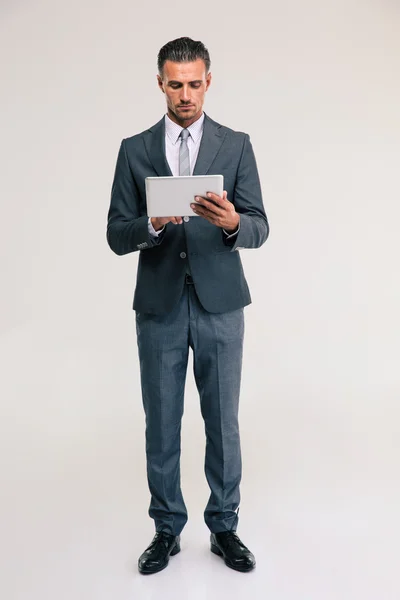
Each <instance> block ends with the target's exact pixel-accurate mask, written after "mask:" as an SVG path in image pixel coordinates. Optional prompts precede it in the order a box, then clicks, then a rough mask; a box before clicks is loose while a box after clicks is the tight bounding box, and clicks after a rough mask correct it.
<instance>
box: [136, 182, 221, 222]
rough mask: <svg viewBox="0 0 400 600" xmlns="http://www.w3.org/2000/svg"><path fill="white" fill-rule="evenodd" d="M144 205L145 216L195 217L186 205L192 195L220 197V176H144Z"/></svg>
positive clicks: (188, 203) (190, 200)
mask: <svg viewBox="0 0 400 600" xmlns="http://www.w3.org/2000/svg"><path fill="white" fill-rule="evenodd" d="M145 185H146V202H147V216H148V217H186V216H192V217H198V216H199V215H196V213H195V212H194V211H193V210H192V208H191V206H190V204H191V203H192V202H195V199H194V197H195V196H205V197H206V195H207V192H214V194H218V196H222V194H223V192H224V176H223V175H178V176H173V175H169V176H166V177H146V178H145Z"/></svg>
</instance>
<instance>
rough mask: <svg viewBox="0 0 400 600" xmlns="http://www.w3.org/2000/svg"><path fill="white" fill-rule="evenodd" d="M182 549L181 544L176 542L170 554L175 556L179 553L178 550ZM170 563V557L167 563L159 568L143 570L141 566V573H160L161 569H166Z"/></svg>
mask: <svg viewBox="0 0 400 600" xmlns="http://www.w3.org/2000/svg"><path fill="white" fill-rule="evenodd" d="M180 551H181V547H180V545H179V544H175V546H174V548H173V550H171V552H170V553H169V556H175V554H178V552H180ZM168 564H169V558H168V560H167V562H166V563H165V565H163V566H162V567H160V568H159V569H152V570H148V569H146V570H142V569H140V567H139V573H141V574H142V575H153V573H158V572H159V571H162V570H163V569H165V568H166V567H168Z"/></svg>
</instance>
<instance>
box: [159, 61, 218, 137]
mask: <svg viewBox="0 0 400 600" xmlns="http://www.w3.org/2000/svg"><path fill="white" fill-rule="evenodd" d="M157 80H158V85H159V87H160V89H161V91H162V92H163V93H164V94H165V98H166V100H167V109H168V116H169V117H170V119H171V120H172V121H174V122H175V123H178V125H181V126H182V127H189V125H191V124H192V123H194V122H195V121H197V119H198V118H199V117H201V115H202V112H203V103H204V97H205V93H206V91H207V90H208V88H209V87H210V83H211V73H208V75H207V76H206V67H205V64H204V60H202V59H200V58H199V59H198V60H196V61H193V62H180V63H177V62H172V61H170V60H167V61H165V63H164V69H163V78H162V79H161V77H160V76H159V75H157Z"/></svg>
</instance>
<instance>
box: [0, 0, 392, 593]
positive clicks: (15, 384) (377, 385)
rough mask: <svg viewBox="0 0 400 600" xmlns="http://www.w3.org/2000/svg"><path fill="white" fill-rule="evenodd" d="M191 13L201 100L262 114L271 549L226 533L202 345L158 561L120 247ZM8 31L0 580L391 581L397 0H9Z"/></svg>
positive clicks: (265, 533)
mask: <svg viewBox="0 0 400 600" xmlns="http://www.w3.org/2000/svg"><path fill="white" fill-rule="evenodd" d="M182 35H188V36H190V37H192V38H194V39H200V40H202V41H203V42H204V43H205V44H206V46H207V47H208V49H209V51H210V54H211V61H212V64H211V72H212V75H213V81H212V84H211V87H210V89H209V91H208V92H207V94H206V102H205V105H204V110H205V111H206V112H207V113H208V114H209V115H210V116H211V118H213V119H214V120H216V121H218V122H220V123H222V124H224V125H227V126H229V127H232V128H233V129H236V130H240V131H245V132H247V133H249V134H250V137H251V140H252V143H253V148H254V151H255V154H256V158H257V163H258V167H259V173H260V178H261V182H262V188H263V194H264V202H265V208H266V211H267V215H268V217H269V220H270V224H271V234H270V238H269V239H268V241H267V242H266V244H265V245H264V246H263V247H262V248H261V249H259V250H244V251H242V252H241V256H242V260H243V264H244V268H245V272H246V275H247V279H248V282H249V285H250V289H251V292H252V297H253V304H252V305H250V306H249V307H247V308H246V309H245V316H246V337H245V357H244V370H243V385H242V396H241V409H240V419H241V435H242V446H243V447H242V452H243V480H242V486H241V491H242V502H241V507H240V525H239V529H238V533H239V534H240V536H241V537H242V539H243V541H244V542H245V543H246V544H247V545H248V546H249V547H250V549H251V550H252V551H253V552H254V554H255V556H256V559H257V568H256V570H255V571H254V572H252V573H251V574H248V575H243V574H240V573H236V572H234V571H232V570H231V569H227V568H226V567H225V565H224V564H223V562H222V561H221V559H219V557H216V556H214V555H212V554H211V553H210V552H209V542H208V539H209V537H208V530H207V529H206V526H205V524H204V522H203V516H202V513H203V509H204V507H205V504H206V501H207V498H208V494H209V489H208V486H207V483H206V480H205V476H204V472H203V462H204V448H205V438H204V427H203V423H202V418H201V414H200V409H199V401H198V397H197V393H196V390H195V386H194V381H193V375H192V367H191V364H192V363H190V366H189V371H188V380H187V393H186V404H185V415H184V420H183V431H182V489H183V492H184V496H185V499H186V502H187V505H188V511H189V522H188V524H187V526H186V528H185V530H184V532H183V537H182V550H183V551H182V552H181V553H180V554H179V555H178V556H176V557H174V558H173V559H171V563H170V566H169V568H168V569H166V570H165V571H163V572H162V573H160V574H157V575H155V576H153V577H152V578H143V576H141V575H139V574H138V572H137V566H136V564H137V558H138V556H139V554H140V553H141V552H142V551H143V550H144V549H145V547H146V546H147V545H148V543H149V542H150V540H151V537H152V535H153V529H154V528H153V522H152V520H151V519H150V518H149V517H148V516H147V508H148V504H149V492H148V489H147V481H146V475H145V453H144V414H143V409H142V404H141V396H140V384H139V371H138V359H137V348H136V334H135V324H134V312H133V311H132V310H131V303H132V297H133V289H134V284H135V278H136V265H137V259H138V255H137V254H135V255H133V254H131V255H128V256H125V257H118V256H116V255H114V254H113V253H112V252H111V250H110V249H109V247H108V246H107V244H106V238H105V228H106V214H107V210H108V204H109V196H110V189H111V181H112V177H113V172H114V167H115V162H116V157H117V152H118V148H119V144H120V142H121V139H122V138H123V137H128V136H130V135H133V134H135V133H138V132H139V131H142V130H144V129H146V128H147V127H149V126H150V125H152V124H153V123H155V122H156V121H158V120H159V119H160V118H161V116H162V115H163V114H164V113H165V99H164V96H163V94H162V93H161V92H160V91H159V90H158V88H157V81H156V72H157V71H156V56H157V52H158V50H159V49H160V48H161V46H162V45H163V44H165V43H166V42H167V41H169V40H172V39H174V38H176V37H180V36H182ZM0 37H1V47H2V52H1V63H2V64H1V73H2V74H1V84H2V85H1V87H2V92H1V111H0V120H1V128H0V129H1V165H2V169H1V221H0V223H1V235H0V243H1V312H0V326H1V334H2V335H1V346H0V352H1V357H0V358H1V364H2V376H1V390H0V392H1V406H0V409H1V415H0V429H1V431H0V467H1V473H2V491H1V499H0V503H1V505H0V519H1V522H0V530H1V542H0V559H1V565H2V569H4V572H3V573H2V575H1V583H0V586H1V588H2V592H3V594H2V595H3V596H4V597H5V598H7V599H8V600H22V599H25V598H30V599H38V600H39V599H40V600H45V599H47V598H48V599H52V600H53V599H54V598H57V599H58V600H64V599H68V600H69V599H71V600H72V599H73V600H80V599H82V600H83V599H85V600H86V599H87V598H95V599H96V600H100V599H103V598H104V599H105V598H111V597H118V598H119V600H122V599H125V598H140V600H142V599H143V600H147V599H148V598H149V599H150V598H156V597H157V598H158V597H160V595H161V594H162V596H163V598H164V599H169V598H174V599H175V598H182V599H186V598H190V599H191V600H196V599H200V598H204V597H205V596H206V594H207V593H208V594H209V597H217V595H218V597H224V598H225V597H226V598H228V597H229V598H243V597H244V595H246V596H248V597H253V598H261V597H263V598H264V597H267V596H268V597H270V598H273V599H274V600H281V599H285V600H303V599H304V600H314V599H315V600H320V599H321V598H324V600H330V599H332V600H333V599H334V600H338V599H339V598H340V599H341V600H342V599H352V600H353V599H354V598H361V597H362V598H363V599H364V600H367V599H378V598H385V600H391V599H394V598H396V599H397V598H398V597H399V583H398V577H397V575H396V574H395V567H398V564H397V561H398V536H399V534H400V523H399V514H398V506H399V502H400V486H399V479H398V473H399V398H400V374H399V359H400V356H399V325H400V323H399V303H400V284H399V276H398V275H399V249H400V248H399V241H398V229H399V218H400V208H399V191H400V186H399V158H400V151H399V148H400V144H399V142H400V117H399V106H400V83H399V72H400V54H399V52H400V8H399V4H398V3H397V2H395V1H394V0H379V1H378V0H369V1H368V0H364V1H361V0H358V1H357V0H346V1H344V0H330V1H325V2H324V1H322V2H321V1H320V0H319V1H317V0H303V1H302V2H299V1H298V0H280V1H279V2H277V1H276V2H272V1H268V0H264V1H263V2H261V1H260V2H254V1H253V2H246V3H237V4H232V2H226V1H225V2H219V3H216V2H210V1H209V0H205V1H203V2H202V3H200V4H194V3H182V2H168V3H161V2H159V3H157V4H154V3H145V4H143V5H141V4H139V3H135V2H128V1H123V0H114V2H113V3H111V2H109V3H99V2H94V1H89V0H80V1H79V2H78V1H77V0H70V1H69V2H68V3H64V2H60V1H50V0H42V1H36V2H23V1H22V0H20V1H17V2H12V3H11V2H4V1H3V2H2V4H1V30H0ZM213 594H214V596H213Z"/></svg>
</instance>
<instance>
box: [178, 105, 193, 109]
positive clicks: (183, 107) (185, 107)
mask: <svg viewBox="0 0 400 600" xmlns="http://www.w3.org/2000/svg"><path fill="white" fill-rule="evenodd" d="M178 108H179V109H180V110H190V109H191V108H194V106H178Z"/></svg>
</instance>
